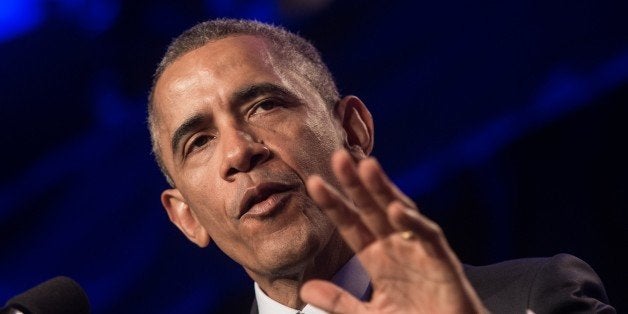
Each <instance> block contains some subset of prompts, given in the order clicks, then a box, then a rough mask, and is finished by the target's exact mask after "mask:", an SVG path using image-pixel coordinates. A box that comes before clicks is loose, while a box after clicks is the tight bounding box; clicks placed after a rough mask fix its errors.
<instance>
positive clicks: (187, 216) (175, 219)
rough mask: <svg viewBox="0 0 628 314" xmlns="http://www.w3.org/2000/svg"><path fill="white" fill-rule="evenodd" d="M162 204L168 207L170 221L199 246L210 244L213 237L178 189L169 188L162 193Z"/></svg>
mask: <svg viewBox="0 0 628 314" xmlns="http://www.w3.org/2000/svg"><path fill="white" fill-rule="evenodd" d="M161 204H162V205H163V206H164V208H165V209H166V212H167V213H168V217H169V218H170V221H172V223H173V224H175V226H177V228H179V230H181V232H183V234H184V235H185V236H186V237H187V238H188V239H189V240H190V241H192V242H194V243H196V245H198V246H199V247H206V246H207V245H209V242H210V241H211V238H210V237H209V234H208V233H207V231H206V230H205V227H203V225H202V224H201V223H200V222H199V220H198V218H197V217H196V214H195V213H194V212H193V211H192V209H190V206H189V205H188V204H187V203H186V201H185V199H184V198H183V195H181V192H179V190H178V189H168V190H165V191H163V192H162V193H161Z"/></svg>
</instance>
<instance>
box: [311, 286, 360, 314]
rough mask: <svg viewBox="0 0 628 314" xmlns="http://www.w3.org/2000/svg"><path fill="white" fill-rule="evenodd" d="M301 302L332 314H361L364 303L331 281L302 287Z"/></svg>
mask: <svg viewBox="0 0 628 314" xmlns="http://www.w3.org/2000/svg"><path fill="white" fill-rule="evenodd" d="M300 294H301V300H303V301H304V302H306V303H309V304H312V305H314V306H316V307H318V308H320V309H322V310H325V311H327V312H330V313H360V312H363V311H364V309H365V308H364V303H362V302H361V301H360V300H358V299H356V298H355V297H354V296H352V295H351V294H350V293H348V292H347V291H345V290H343V289H341V288H340V287H338V286H336V285H334V284H333V283H331V282H329V281H324V280H310V281H308V282H306V283H305V284H304V285H303V287H301V293H300Z"/></svg>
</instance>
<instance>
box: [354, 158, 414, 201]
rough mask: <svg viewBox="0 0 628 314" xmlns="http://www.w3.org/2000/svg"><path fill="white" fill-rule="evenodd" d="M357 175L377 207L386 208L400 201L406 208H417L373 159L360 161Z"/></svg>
mask: <svg viewBox="0 0 628 314" xmlns="http://www.w3.org/2000/svg"><path fill="white" fill-rule="evenodd" d="M358 175H359V177H360V180H361V181H362V182H363V183H364V186H365V187H366V189H367V190H368V192H369V193H370V195H371V196H372V198H373V199H374V200H375V202H377V204H378V205H379V206H381V207H384V208H387V207H388V206H389V205H390V203H392V202H393V201H400V202H402V203H403V204H405V205H406V206H407V207H412V208H417V207H416V205H415V204H414V202H413V201H412V200H411V199H410V198H409V197H408V196H407V195H405V194H404V193H403V192H401V190H400V189H399V188H398V187H397V186H396V185H395V184H394V183H393V182H392V180H390V179H389V178H388V176H387V175H386V173H385V172H384V170H383V169H382V167H381V166H380V164H379V163H378V162H377V160H375V158H372V157H369V158H367V159H364V160H362V161H361V162H360V163H359V165H358Z"/></svg>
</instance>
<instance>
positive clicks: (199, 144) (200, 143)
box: [185, 135, 214, 155]
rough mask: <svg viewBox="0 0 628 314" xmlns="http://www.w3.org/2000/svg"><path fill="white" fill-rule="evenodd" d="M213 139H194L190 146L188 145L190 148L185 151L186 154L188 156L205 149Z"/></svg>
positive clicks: (202, 137)
mask: <svg viewBox="0 0 628 314" xmlns="http://www.w3.org/2000/svg"><path fill="white" fill-rule="evenodd" d="M212 139H214V137H213V136H210V135H199V136H197V137H196V138H194V139H192V141H191V142H190V144H189V145H188V147H187V148H186V150H185V154H186V155H188V154H190V153H193V152H195V151H196V150H198V149H201V148H203V147H204V146H205V145H207V143H209V141H211V140H212Z"/></svg>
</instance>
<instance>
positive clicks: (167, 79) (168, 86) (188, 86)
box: [153, 35, 299, 128]
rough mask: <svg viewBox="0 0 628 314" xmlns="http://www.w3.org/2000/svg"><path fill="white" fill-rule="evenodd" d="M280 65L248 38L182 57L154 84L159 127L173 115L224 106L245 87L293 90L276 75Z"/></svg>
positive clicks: (228, 39) (214, 43) (211, 45)
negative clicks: (257, 85)
mask: <svg viewBox="0 0 628 314" xmlns="http://www.w3.org/2000/svg"><path fill="white" fill-rule="evenodd" d="M279 63H280V62H277V61H276V60H275V59H274V56H273V54H272V53H271V49H270V48H269V45H268V43H267V42H266V41H265V40H264V39H262V38H259V37H256V36H251V35H239V36H231V37H226V38H223V39H219V40H216V41H212V42H209V43H207V44H205V45H204V46H202V47H199V48H197V49H194V50H192V51H190V52H188V53H186V54H184V55H182V56H181V57H179V58H178V59H177V60H175V61H174V62H173V63H171V64H170V65H169V66H168V67H167V68H166V69H165V71H164V72H163V73H162V75H161V76H160V78H159V80H158V81H157V83H156V85H155V91H154V108H153V109H154V114H155V116H156V118H157V119H156V120H157V121H159V123H158V124H160V128H161V127H163V126H165V125H167V124H169V122H174V121H172V120H173V119H174V118H175V117H174V116H173V115H172V113H173V112H176V113H181V112H188V111H189V110H195V109H199V108H200V107H202V106H205V107H207V106H209V107H213V106H217V105H221V104H222V105H225V100H226V99H227V98H228V96H229V95H230V93H231V92H233V91H234V90H235V89H237V88H241V87H242V86H246V85H247V84H255V83H262V82H270V83H276V84H282V85H284V86H285V87H287V88H291V89H295V86H291V85H294V84H293V83H294V82H292V81H294V80H289V79H288V78H287V77H286V75H284V74H285V73H279V72H280V71H281V69H280V67H279V66H278V65H279ZM281 72H283V71H281ZM291 77H292V78H293V79H295V78H296V77H295V76H294V75H291ZM296 79H297V80H299V78H296ZM296 93H298V91H296ZM174 120H176V119H174Z"/></svg>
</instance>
